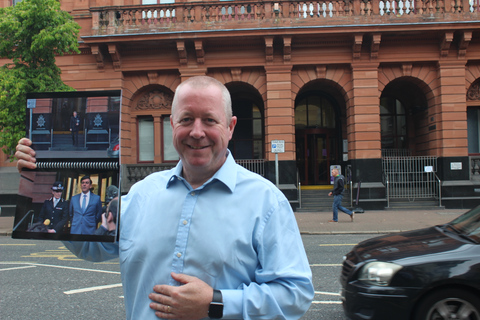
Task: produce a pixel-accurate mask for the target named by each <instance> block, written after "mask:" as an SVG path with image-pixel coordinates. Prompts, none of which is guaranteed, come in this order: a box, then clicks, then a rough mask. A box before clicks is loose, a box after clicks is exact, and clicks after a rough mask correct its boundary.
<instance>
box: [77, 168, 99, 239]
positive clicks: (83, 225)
mask: <svg viewBox="0 0 480 320" xmlns="http://www.w3.org/2000/svg"><path fill="white" fill-rule="evenodd" d="M80 184H81V189H82V193H80V194H77V195H75V196H73V197H72V200H71V201H70V220H71V221H72V227H71V229H70V233H72V234H95V230H96V229H97V223H98V222H100V221H102V201H101V200H100V196H98V195H96V194H93V193H92V192H91V191H90V189H91V188H92V180H91V179H90V177H89V176H84V177H82V179H81V180H80Z"/></svg>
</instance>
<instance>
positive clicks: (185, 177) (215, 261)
mask: <svg viewBox="0 0 480 320" xmlns="http://www.w3.org/2000/svg"><path fill="white" fill-rule="evenodd" d="M235 124H236V117H234V116H232V111H231V100H230V95H229V93H228V90H227V89H226V88H225V86H224V85H223V84H221V83H220V82H218V81H217V80H214V79H213V78H210V77H205V76H202V77H193V78H190V79H188V80H186V81H184V82H183V83H182V84H181V85H180V86H179V87H178V88H177V90H176V94H175V97H174V100H173V103H172V117H171V125H172V128H173V143H174V146H175V148H176V150H177V152H178V153H179V155H180V159H181V160H180V162H179V163H178V165H177V166H176V167H175V168H174V169H172V170H169V171H163V172H158V173H154V174H151V175H149V176H148V177H146V178H145V179H143V180H142V181H140V182H138V183H136V184H135V185H134V186H133V187H132V188H131V189H130V191H129V193H128V195H126V196H124V197H122V199H121V223H120V240H119V243H118V244H113V243H93V242H92V243H87V242H85V243H81V242H71V243H66V245H67V247H68V248H69V249H70V250H71V251H72V252H74V253H75V254H76V255H77V256H79V257H81V258H84V259H89V260H94V261H102V260H106V259H109V258H115V257H117V256H119V257H120V264H121V273H122V282H123V290H124V294H125V307H126V312H127V318H128V319H156V318H157V317H158V318H162V319H203V318H207V319H208V318H211V319H220V318H222V319H269V320H271V319H299V318H300V317H301V316H302V315H303V314H304V313H305V312H306V311H307V310H308V308H309V306H310V303H311V300H312V299H313V295H314V289H313V285H312V275H311V270H310V267H309V264H308V260H307V257H306V254H305V250H304V247H303V243H302V240H301V237H300V233H299V230H298V227H297V224H296V220H295V217H294V214H293V211H292V209H291V207H290V204H289V202H288V200H287V199H286V198H285V196H284V195H283V194H282V193H281V192H280V191H279V190H278V189H277V188H276V187H275V186H274V185H273V184H272V183H271V182H269V181H268V180H266V179H264V178H262V177H260V176H259V175H257V174H255V173H252V172H250V171H248V170H246V169H244V168H243V167H241V166H239V165H237V164H236V163H235V161H234V159H233V157H232V155H231V154H230V152H229V151H228V149H227V146H228V141H229V140H230V139H231V138H232V134H233V130H234V128H235ZM23 143H24V142H23ZM27 145H28V143H24V145H22V141H21V142H20V144H19V146H17V150H19V151H17V153H16V156H17V158H18V159H21V160H22V163H20V161H19V164H18V167H19V168H20V166H21V165H23V164H24V163H25V162H29V160H30V158H29V156H30V155H34V154H32V153H31V152H30V150H28V149H25V147H26V146H27ZM29 154H30V155H29Z"/></svg>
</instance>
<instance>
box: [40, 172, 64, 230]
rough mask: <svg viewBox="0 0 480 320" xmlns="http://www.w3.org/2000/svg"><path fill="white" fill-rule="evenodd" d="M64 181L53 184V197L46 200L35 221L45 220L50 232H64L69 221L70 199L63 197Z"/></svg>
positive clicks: (44, 222)
mask: <svg viewBox="0 0 480 320" xmlns="http://www.w3.org/2000/svg"><path fill="white" fill-rule="evenodd" d="M63 189H64V186H63V183H62V182H61V181H56V182H55V183H54V184H53V186H52V197H51V198H50V199H48V200H45V202H44V203H43V206H42V209H41V210H40V214H39V215H38V217H37V218H36V219H35V222H43V224H44V225H45V226H46V228H47V231H48V232H49V233H59V232H63V228H64V227H65V225H66V224H67V223H68V219H69V211H68V207H69V206H68V201H66V200H65V199H63V198H62V193H63Z"/></svg>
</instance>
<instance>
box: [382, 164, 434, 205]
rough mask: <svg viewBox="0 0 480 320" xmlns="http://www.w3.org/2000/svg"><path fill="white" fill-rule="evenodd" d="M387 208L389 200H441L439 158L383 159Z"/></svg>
mask: <svg viewBox="0 0 480 320" xmlns="http://www.w3.org/2000/svg"><path fill="white" fill-rule="evenodd" d="M382 167H383V174H384V179H385V181H384V182H385V186H386V194H387V207H388V206H389V200H390V199H392V198H397V199H409V200H414V199H432V198H434V199H439V201H440V206H441V181H440V179H439V178H438V176H437V175H436V170H437V157H432V156H416V157H383V158H382Z"/></svg>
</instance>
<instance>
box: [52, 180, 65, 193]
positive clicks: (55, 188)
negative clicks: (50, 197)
mask: <svg viewBox="0 0 480 320" xmlns="http://www.w3.org/2000/svg"><path fill="white" fill-rule="evenodd" d="M52 190H53V191H63V183H62V182H61V181H57V182H55V183H54V184H53V186H52Z"/></svg>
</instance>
